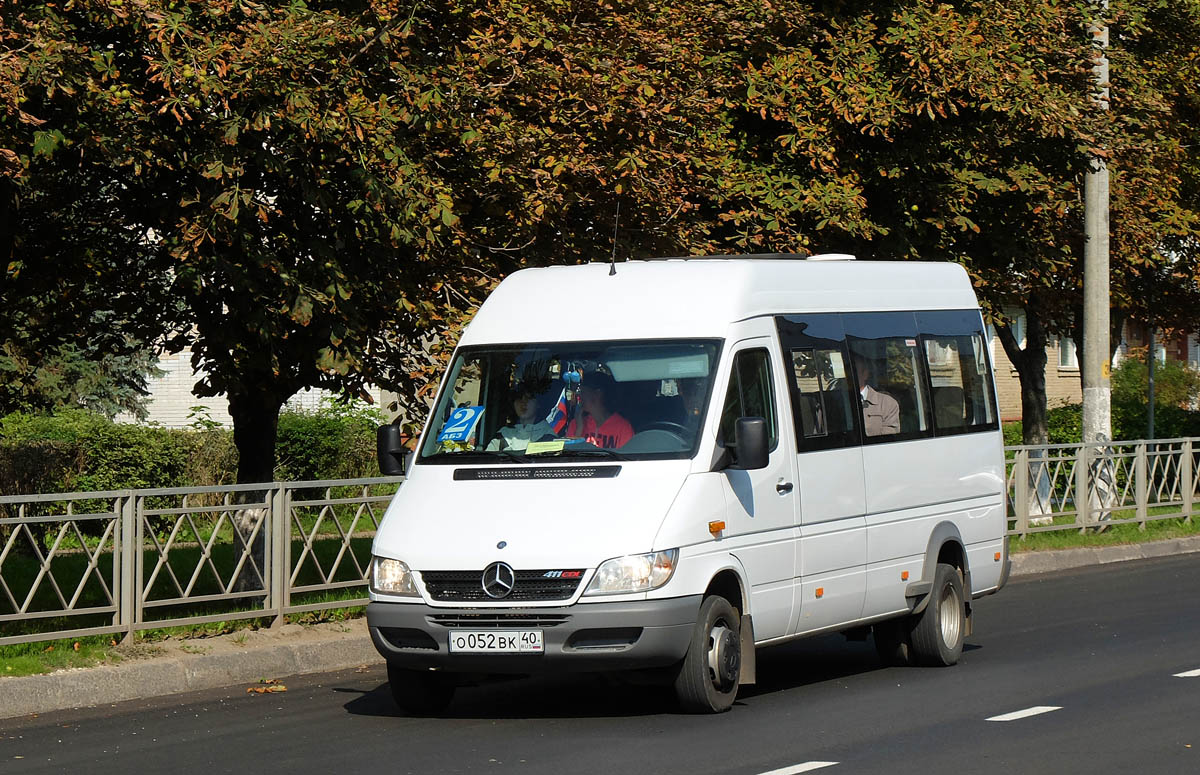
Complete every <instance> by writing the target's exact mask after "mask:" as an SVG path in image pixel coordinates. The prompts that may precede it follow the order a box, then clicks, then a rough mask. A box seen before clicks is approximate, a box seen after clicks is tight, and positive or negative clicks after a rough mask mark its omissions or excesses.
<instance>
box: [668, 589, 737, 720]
mask: <svg viewBox="0 0 1200 775" xmlns="http://www.w3.org/2000/svg"><path fill="white" fill-rule="evenodd" d="M741 669H742V632H741V617H739V616H738V613H737V610H736V609H734V607H733V606H732V605H731V604H730V603H729V601H728V600H726V599H725V598H723V597H717V596H712V597H707V598H705V599H704V603H703V604H702V605H701V606H700V614H699V616H698V617H697V620H696V627H695V629H694V630H693V631H692V642H691V645H690V646H688V652H687V656H685V657H684V658H683V663H682V664H681V665H680V667H679V674H678V675H677V677H676V678H675V696H676V697H678V698H679V704H680V706H681V707H682V708H683V710H685V711H687V712H688V713H721V712H723V711H727V710H729V708H730V706H732V705H733V701H734V699H735V698H736V697H737V690H738V676H739V675H740V673H741Z"/></svg>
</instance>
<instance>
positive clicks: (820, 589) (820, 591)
mask: <svg viewBox="0 0 1200 775" xmlns="http://www.w3.org/2000/svg"><path fill="white" fill-rule="evenodd" d="M817 597H825V587H817Z"/></svg>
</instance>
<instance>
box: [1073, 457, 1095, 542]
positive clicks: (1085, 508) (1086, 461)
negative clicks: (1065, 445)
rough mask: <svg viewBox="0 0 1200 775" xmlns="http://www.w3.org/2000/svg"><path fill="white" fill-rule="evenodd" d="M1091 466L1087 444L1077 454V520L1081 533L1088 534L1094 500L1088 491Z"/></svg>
mask: <svg viewBox="0 0 1200 775" xmlns="http://www.w3.org/2000/svg"><path fill="white" fill-rule="evenodd" d="M1089 465H1091V460H1090V455H1088V446H1087V444H1080V445H1079V450H1078V451H1077V452H1076V454H1075V520H1076V522H1078V524H1079V532H1080V533H1086V532H1087V526H1088V522H1089V521H1090V520H1091V513H1090V512H1091V506H1092V498H1091V493H1090V492H1089V490H1088V466H1089Z"/></svg>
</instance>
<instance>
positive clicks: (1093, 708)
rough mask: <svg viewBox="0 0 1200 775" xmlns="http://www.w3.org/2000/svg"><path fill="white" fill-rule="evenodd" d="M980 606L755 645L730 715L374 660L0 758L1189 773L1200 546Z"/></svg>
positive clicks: (496, 767)
mask: <svg viewBox="0 0 1200 775" xmlns="http://www.w3.org/2000/svg"><path fill="white" fill-rule="evenodd" d="M975 610H976V616H975V619H976V630H975V634H974V635H973V636H971V637H969V638H968V639H967V647H966V650H965V652H964V654H963V658H962V661H961V662H960V663H959V664H958V665H957V666H956V667H953V668H944V669H933V668H886V669H884V668H881V667H879V664H878V662H877V661H876V658H875V655H874V649H873V648H872V646H871V644H870V642H869V641H868V642H866V643H847V642H846V641H845V640H844V639H843V638H841V637H840V636H832V637H825V638H818V639H812V640H808V641H801V642H799V643H796V644H791V645H788V646H782V647H778V648H775V649H769V650H764V651H763V652H761V653H760V655H759V664H758V677H759V680H760V683H759V684H758V685H756V686H754V687H748V688H745V689H743V691H742V693H741V695H740V696H739V699H738V703H737V704H736V705H735V706H734V708H733V709H732V710H731V711H730V712H729V713H726V714H723V715H720V716H708V717H697V716H685V715H681V714H678V713H676V712H675V711H674V708H673V705H672V703H671V701H670V700H669V698H667V697H666V696H665V695H664V693H662V692H661V691H657V690H653V689H646V688H637V687H627V686H615V685H613V684H611V683H609V682H606V681H604V680H602V679H600V678H594V677H587V676H581V677H567V678H555V679H524V680H515V681H508V682H504V683H495V684H488V685H486V686H482V687H477V688H471V689H464V690H460V692H459V695H458V697H457V698H456V700H455V704H454V705H453V706H452V707H451V711H450V714H449V716H448V717H447V718H441V719H413V718H405V717H403V716H401V715H400V714H399V713H398V712H397V711H396V710H395V708H394V706H393V705H392V703H391V700H390V697H389V695H388V692H387V687H386V684H385V677H384V673H383V670H382V668H381V667H374V666H373V667H370V668H367V669H364V670H362V671H347V672H341V673H328V674H323V675H314V676H306V677H302V678H294V679H289V680H288V681H287V687H288V691H287V692H286V693H280V694H270V695H249V694H246V693H245V688H244V687H236V688H233V689H225V690H218V691H209V692H202V693H195V694H190V695H182V696H176V697H171V698H163V699H160V700H154V701H142V702H130V703H123V704H120V705H115V706H106V707H103V708H96V709H90V710H81V711H71V712H63V713H56V714H51V715H43V716H41V717H38V718H32V719H9V720H0V773H25V772H72V773H77V772H89V773H90V772H98V773H104V772H122V773H158V772H170V773H205V774H206V775H211V774H212V773H220V772H237V773H245V772H285V771H286V772H288V773H318V772H319V773H327V772H332V771H356V772H386V773H409V772H411V773H460V772H461V773H476V772H484V773H493V772H494V773H501V772H517V773H530V774H533V773H554V774H555V775H562V773H605V774H606V775H607V774H608V773H616V774H617V775H624V774H625V773H730V774H731V775H761V774H762V773H768V772H772V773H774V775H785V774H786V775H791V774H792V773H799V772H809V771H820V772H822V773H829V774H830V775H836V773H839V772H856V773H888V775H896V774H897V773H910V772H911V773H922V774H923V775H928V774H931V773H932V774H937V773H956V774H959V773H1006V774H1011V773H1021V774H1022V775H1025V774H1026V773H1055V774H1056V775H1057V774H1059V773H1089V774H1091V773H1126V772H1131V773H1140V772H1149V773H1188V775H1195V773H1198V772H1200V556H1197V555H1185V556H1180V557H1172V558H1167V559H1161V560H1147V561H1140V562H1130V563H1122V564H1120V565H1108V566H1104V567H1093V568H1087V569H1082V570H1077V571H1070V572H1065V573H1060V574H1056V575H1052V576H1040V577H1029V578H1022V579H1017V580H1014V581H1013V582H1011V583H1010V584H1009V586H1008V587H1007V588H1005V589H1004V590H1003V591H1002V592H1001V593H1000V594H999V595H996V596H993V597H989V598H985V599H983V600H979V601H976V609H975ZM1188 673H1195V675H1191V676H1188V675H1187V674H1188ZM1180 674H1183V675H1180ZM1047 708H1053V710H1045V709H1047ZM1035 709H1042V712H1040V713H1037V714H1036V715H1034V714H1033V711H1034V710H1035ZM1010 715H1011V716H1016V718H1014V719H1013V720H992V719H996V717H1001V718H1004V717H1008V716H1010Z"/></svg>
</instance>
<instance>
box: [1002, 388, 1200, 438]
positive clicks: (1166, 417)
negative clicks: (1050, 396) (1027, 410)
mask: <svg viewBox="0 0 1200 775" xmlns="http://www.w3.org/2000/svg"><path fill="white" fill-rule="evenodd" d="M1155 404H1156V405H1155V407H1154V437H1155V438H1158V439H1178V438H1184V437H1189V436H1191V437H1197V436H1200V412H1193V411H1189V410H1187V409H1181V408H1179V407H1178V406H1158V405H1157V402H1155ZM1046 429H1047V437H1048V440H1049V442H1050V443H1051V444H1078V443H1079V442H1080V440H1081V439H1082V438H1083V407H1082V405H1080V404H1066V405H1064V406H1057V407H1055V408H1053V409H1051V410H1050V411H1049V412H1047V413H1046ZM1112 430H1113V439H1114V440H1116V441H1136V440H1138V439H1144V438H1146V433H1147V431H1148V430H1149V428H1148V426H1147V411H1146V404H1145V403H1137V402H1130V401H1120V402H1119V401H1117V400H1116V399H1114V400H1113V402H1112ZM1014 439H1015V440H1014ZM1004 443H1005V444H1020V443H1021V423H1019V422H1015V423H1008V424H1006V425H1005V426H1004Z"/></svg>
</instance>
